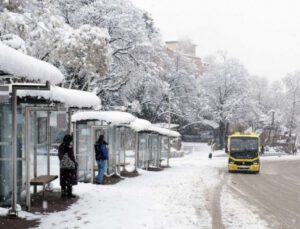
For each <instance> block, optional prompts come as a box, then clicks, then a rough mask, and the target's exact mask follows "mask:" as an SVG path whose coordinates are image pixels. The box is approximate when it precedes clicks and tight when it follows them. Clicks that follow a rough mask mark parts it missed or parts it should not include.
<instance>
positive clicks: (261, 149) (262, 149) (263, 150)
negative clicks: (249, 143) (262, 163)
mask: <svg viewBox="0 0 300 229" xmlns="http://www.w3.org/2000/svg"><path fill="white" fill-rule="evenodd" d="M264 152H265V148H264V145H262V146H261V148H260V154H261V155H263V154H264Z"/></svg>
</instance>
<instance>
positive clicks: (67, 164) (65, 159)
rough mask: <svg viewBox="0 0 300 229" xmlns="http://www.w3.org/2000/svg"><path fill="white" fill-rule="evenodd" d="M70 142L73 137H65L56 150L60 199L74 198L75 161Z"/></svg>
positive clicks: (75, 183) (75, 180) (75, 182)
mask: <svg viewBox="0 0 300 229" xmlns="http://www.w3.org/2000/svg"><path fill="white" fill-rule="evenodd" d="M72 140H73V137H72V136H71V135H69V134H67V135H65V136H64V138H63V142H62V143H61V144H60V146H59V148H58V157H59V160H60V186H61V196H62V197H64V196H68V197H76V196H75V195H73V193H72V191H73V190H72V186H73V185H77V162H76V160H75V157H74V151H73V147H72V145H71V142H72Z"/></svg>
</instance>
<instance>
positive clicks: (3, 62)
mask: <svg viewBox="0 0 300 229" xmlns="http://www.w3.org/2000/svg"><path fill="white" fill-rule="evenodd" d="M1 78H2V79H10V80H9V81H10V82H13V81H18V82H27V83H13V84H10V85H1V86H0V116H1V119H0V126H1V128H0V145H1V147H0V171H1V174H0V205H1V206H10V207H11V208H10V211H9V214H10V215H17V204H20V205H23V204H25V205H26V206H27V207H30V193H31V188H30V183H31V179H32V178H35V176H39V175H41V174H45V175H46V176H47V174H50V160H49V155H50V154H51V149H52V148H51V146H52V143H53V141H52V140H51V133H52V131H51V130H54V129H55V130H57V129H58V128H57V127H58V123H59V122H65V123H66V120H65V118H66V112H67V109H68V107H71V106H74V105H75V106H78V105H79V106H80V104H79V102H78V101H81V99H82V98H83V96H82V94H81V95H79V96H76V98H77V101H76V103H75V104H72V103H69V101H68V99H67V98H69V99H71V97H72V95H71V97H70V94H73V93H71V92H70V91H69V90H68V91H66V90H67V89H63V88H59V87H54V86H51V85H55V84H57V83H60V82H61V81H62V80H63V78H64V77H63V75H62V74H61V72H60V71H59V70H58V69H57V68H55V67H54V66H52V65H51V64H49V63H46V62H44V61H40V60H38V59H35V58H33V57H30V56H28V55H25V54H23V53H21V52H18V51H16V50H14V49H12V48H10V47H8V46H6V45H4V44H2V43H1V42H0V80H2V79H1ZM3 81H4V80H2V82H3ZM29 82H39V84H36V83H35V84H34V83H29ZM72 91H73V90H72ZM74 91H75V90H74ZM85 95H87V94H85ZM89 95H90V96H92V97H93V98H91V97H90V96H88V97H89V98H87V99H86V101H92V103H94V102H95V101H97V102H96V103H97V105H99V104H100V100H99V98H97V97H96V96H95V95H91V93H89ZM95 97H96V98H95ZM78 99H79V100H78ZM72 101H74V100H73V99H72ZM86 101H85V102H86ZM82 103H84V102H82ZM53 123H56V124H53ZM55 125H56V126H55ZM62 129H63V128H62ZM54 177H55V176H54Z"/></svg>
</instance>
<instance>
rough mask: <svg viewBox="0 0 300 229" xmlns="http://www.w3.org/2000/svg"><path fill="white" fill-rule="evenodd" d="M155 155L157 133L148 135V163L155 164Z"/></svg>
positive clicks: (156, 151)
mask: <svg viewBox="0 0 300 229" xmlns="http://www.w3.org/2000/svg"><path fill="white" fill-rule="evenodd" d="M157 155H158V135H156V134H151V135H150V136H149V156H150V159H149V160H150V165H152V166H158V165H157Z"/></svg>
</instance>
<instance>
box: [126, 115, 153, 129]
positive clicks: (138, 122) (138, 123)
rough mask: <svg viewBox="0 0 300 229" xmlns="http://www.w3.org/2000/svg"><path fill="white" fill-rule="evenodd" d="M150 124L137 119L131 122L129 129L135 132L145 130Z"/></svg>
mask: <svg viewBox="0 0 300 229" xmlns="http://www.w3.org/2000/svg"><path fill="white" fill-rule="evenodd" d="M151 125H152V124H151V122H149V121H148V120H145V119H140V118H137V119H136V120H134V121H133V122H131V123H130V128H131V129H133V130H134V131H136V132H139V131H143V130H147V129H148V128H149V127H150V126H151Z"/></svg>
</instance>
